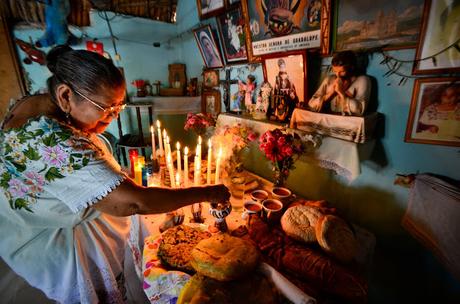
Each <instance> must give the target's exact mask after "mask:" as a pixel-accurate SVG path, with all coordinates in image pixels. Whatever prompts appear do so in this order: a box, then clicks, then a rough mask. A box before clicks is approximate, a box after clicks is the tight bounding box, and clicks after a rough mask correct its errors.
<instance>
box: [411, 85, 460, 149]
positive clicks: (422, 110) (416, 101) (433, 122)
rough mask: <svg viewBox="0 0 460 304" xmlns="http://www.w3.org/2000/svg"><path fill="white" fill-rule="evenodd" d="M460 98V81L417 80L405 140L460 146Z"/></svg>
mask: <svg viewBox="0 0 460 304" xmlns="http://www.w3.org/2000/svg"><path fill="white" fill-rule="evenodd" d="M459 96H460V81H459V80H458V78H454V77H439V78H421V79H417V80H415V86H414V92H413V94H412V102H411V107H410V112H409V119H408V122H407V128H406V137H405V141H406V142H412V143H420V144H432V145H445V146H457V147H460V97H459Z"/></svg>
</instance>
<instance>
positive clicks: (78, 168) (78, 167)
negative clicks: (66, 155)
mask: <svg viewBox="0 0 460 304" xmlns="http://www.w3.org/2000/svg"><path fill="white" fill-rule="evenodd" d="M72 168H73V169H74V170H80V169H81V168H83V167H82V166H80V165H72Z"/></svg>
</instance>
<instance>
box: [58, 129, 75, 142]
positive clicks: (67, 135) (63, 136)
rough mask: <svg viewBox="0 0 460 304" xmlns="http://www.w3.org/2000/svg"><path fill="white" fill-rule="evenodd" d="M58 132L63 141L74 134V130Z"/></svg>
mask: <svg viewBox="0 0 460 304" xmlns="http://www.w3.org/2000/svg"><path fill="white" fill-rule="evenodd" d="M56 134H57V136H58V137H59V138H60V139H61V140H62V141H65V140H67V139H69V138H70V136H72V132H69V131H67V132H66V131H63V132H57V133H56Z"/></svg>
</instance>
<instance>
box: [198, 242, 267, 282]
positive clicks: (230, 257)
mask: <svg viewBox="0 0 460 304" xmlns="http://www.w3.org/2000/svg"><path fill="white" fill-rule="evenodd" d="M191 255H192V259H191V265H192V267H193V268H194V269H195V270H196V271H197V272H198V273H201V274H203V275H205V276H207V277H210V278H213V279H215V280H218V281H230V280H234V279H237V278H240V277H242V276H244V275H245V274H247V273H249V272H251V271H253V270H254V268H255V267H256V266H257V264H258V263H259V251H258V249H257V248H256V247H255V246H254V245H253V244H252V243H251V242H250V241H246V240H243V239H240V238H237V237H233V236H230V235H228V234H217V235H214V236H212V237H210V238H209V239H206V240H203V241H201V242H199V243H198V244H197V245H196V246H195V248H194V249H193V250H192V254H191Z"/></svg>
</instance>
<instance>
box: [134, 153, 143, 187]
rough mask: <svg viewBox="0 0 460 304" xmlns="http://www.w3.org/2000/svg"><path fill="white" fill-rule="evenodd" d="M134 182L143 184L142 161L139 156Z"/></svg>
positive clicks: (135, 167)
mask: <svg viewBox="0 0 460 304" xmlns="http://www.w3.org/2000/svg"><path fill="white" fill-rule="evenodd" d="M134 182H135V183H136V184H138V185H139V186H142V161H141V159H140V157H137V159H136V161H135V165H134Z"/></svg>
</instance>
